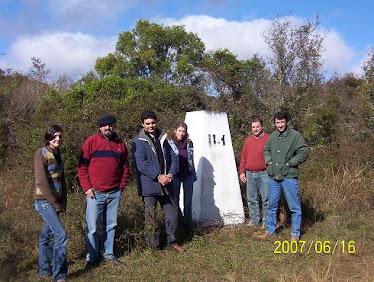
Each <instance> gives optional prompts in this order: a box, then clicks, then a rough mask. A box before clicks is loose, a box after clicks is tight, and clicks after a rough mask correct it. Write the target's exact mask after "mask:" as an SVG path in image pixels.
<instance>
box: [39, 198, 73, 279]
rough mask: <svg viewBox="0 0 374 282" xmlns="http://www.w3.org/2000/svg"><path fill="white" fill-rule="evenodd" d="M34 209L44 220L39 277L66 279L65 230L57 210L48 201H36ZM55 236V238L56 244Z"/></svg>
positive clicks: (40, 244) (40, 241) (40, 239)
mask: <svg viewBox="0 0 374 282" xmlns="http://www.w3.org/2000/svg"><path fill="white" fill-rule="evenodd" d="M34 207H35V210H36V211H37V212H38V213H39V215H40V216H41V217H42V219H43V227H42V232H41V234H40V238H39V275H40V276H43V277H47V276H50V275H52V278H53V279H54V280H58V279H66V277H67V274H68V265H67V259H66V246H67V235H66V231H65V228H64V226H63V225H62V223H61V221H60V218H59V217H58V213H57V212H56V210H55V208H54V207H53V206H52V205H51V204H50V203H49V202H48V201H47V200H35V204H34ZM53 236H54V237H55V242H54V244H53V240H52V237H53ZM52 262H53V266H52Z"/></svg>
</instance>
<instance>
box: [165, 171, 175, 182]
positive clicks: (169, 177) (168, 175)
mask: <svg viewBox="0 0 374 282" xmlns="http://www.w3.org/2000/svg"><path fill="white" fill-rule="evenodd" d="M166 177H167V178H168V179H169V183H170V182H171V181H172V180H173V175H172V174H170V173H169V174H167V175H166Z"/></svg>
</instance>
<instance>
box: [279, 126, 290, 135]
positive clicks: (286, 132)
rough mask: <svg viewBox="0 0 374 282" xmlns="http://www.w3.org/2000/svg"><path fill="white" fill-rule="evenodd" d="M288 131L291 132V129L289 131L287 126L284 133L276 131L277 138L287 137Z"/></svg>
mask: <svg viewBox="0 0 374 282" xmlns="http://www.w3.org/2000/svg"><path fill="white" fill-rule="evenodd" d="M290 131H291V129H290V127H289V126H288V125H287V127H286V130H285V131H283V132H279V131H278V130H277V136H278V137H279V136H281V135H282V136H284V137H287V135H288V134H290Z"/></svg>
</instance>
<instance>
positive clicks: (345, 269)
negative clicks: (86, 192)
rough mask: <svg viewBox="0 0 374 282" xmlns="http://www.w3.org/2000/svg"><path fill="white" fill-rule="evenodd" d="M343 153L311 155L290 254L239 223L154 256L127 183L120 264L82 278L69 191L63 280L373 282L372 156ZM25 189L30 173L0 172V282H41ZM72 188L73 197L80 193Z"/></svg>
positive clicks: (282, 239)
mask: <svg viewBox="0 0 374 282" xmlns="http://www.w3.org/2000/svg"><path fill="white" fill-rule="evenodd" d="M349 148H350V147H348V149H346V148H344V150H341V154H342V156H341V157H340V156H339V154H337V153H336V152H332V153H331V154H333V156H334V158H331V156H329V155H328V154H326V153H325V152H322V153H319V151H316V152H312V154H311V157H310V159H309V160H308V162H307V163H306V165H305V166H303V169H302V176H301V178H300V183H301V185H300V187H301V190H300V193H301V200H302V206H303V226H302V230H303V236H302V240H304V241H305V245H302V243H300V244H299V245H297V248H296V245H291V247H292V249H289V248H288V246H289V242H288V241H287V240H288V239H289V233H290V230H289V227H287V226H285V227H284V226H283V225H281V227H280V228H279V230H278V233H277V235H276V236H275V237H273V238H271V239H267V240H260V239H256V238H254V237H253V235H254V234H257V233H261V232H263V230H258V229H256V228H254V227H250V226H248V225H242V226H232V227H225V228H223V229H213V230H209V231H208V230H204V231H201V232H199V233H197V234H195V235H194V236H193V237H192V238H191V237H190V238H188V237H183V236H181V237H180V239H181V241H180V243H181V244H182V245H183V246H184V247H185V248H186V250H187V251H186V252H185V253H181V254H178V253H175V252H173V251H172V250H166V251H165V255H164V256H162V257H161V256H157V255H155V254H154V253H153V252H151V251H150V250H148V249H147V248H146V247H145V244H144V236H143V232H142V230H143V207H142V203H141V201H140V200H139V198H138V197H137V195H136V187H135V185H130V186H129V188H128V190H127V191H126V193H125V194H124V195H123V199H122V203H121V207H120V212H119V222H118V227H117V236H116V238H117V241H116V246H115V254H116V255H117V256H118V257H120V258H121V259H122V260H124V265H123V266H120V267H115V266H113V265H111V264H104V263H103V264H101V265H99V267H97V268H95V269H93V270H91V271H89V272H86V271H85V270H84V266H85V260H84V256H85V253H86V250H85V199H84V196H83V194H82V193H80V192H72V193H69V195H68V197H69V198H68V213H67V214H66V215H64V216H62V221H63V223H64V226H65V228H66V230H67V233H68V242H69V243H68V244H69V245H68V260H69V277H68V278H69V280H74V281H90V280H94V281H107V280H112V281H373V277H374V256H373V255H372V254H373V253H374V223H373V220H372V219H373V216H374V168H373V166H372V164H371V162H370V161H369V160H371V159H372V158H371V157H367V158H364V157H365V156H366V155H364V157H363V156H361V154H360V152H361V151H360V150H353V149H350V150H349ZM366 148H371V146H367V147H366ZM339 152H340V151H339ZM339 152H338V153H339ZM372 155H373V154H372V153H368V156H372ZM322 164H323V165H322ZM32 189H33V180H32V170H31V169H30V171H25V170H23V171H21V170H16V169H10V170H9V171H2V172H1V174H0V281H43V280H40V279H39V276H38V272H37V268H38V261H37V260H38V247H37V244H38V237H39V233H40V229H41V225H42V221H41V219H40V217H39V216H38V215H37V213H36V212H35V211H34V209H33V207H32V203H33V200H32ZM71 190H74V191H79V187H75V188H74V189H71ZM284 214H286V213H282V214H281V215H284ZM286 218H287V216H286ZM161 219H162V217H159V220H160V221H161ZM353 241H354V242H353ZM335 245H336V247H335ZM282 246H283V248H282ZM277 252H278V253H277Z"/></svg>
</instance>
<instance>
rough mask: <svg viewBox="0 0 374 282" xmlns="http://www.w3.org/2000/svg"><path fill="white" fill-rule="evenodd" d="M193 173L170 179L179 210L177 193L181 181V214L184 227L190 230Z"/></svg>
mask: <svg viewBox="0 0 374 282" xmlns="http://www.w3.org/2000/svg"><path fill="white" fill-rule="evenodd" d="M193 182H194V180H193V175H192V174H190V175H189V176H186V177H174V178H173V180H172V181H171V185H172V187H173V193H174V196H173V198H174V202H175V203H176V205H177V207H178V210H179V195H180V190H181V183H183V216H184V227H185V228H186V229H187V230H189V231H191V230H192V229H193V223H192V194H193Z"/></svg>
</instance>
